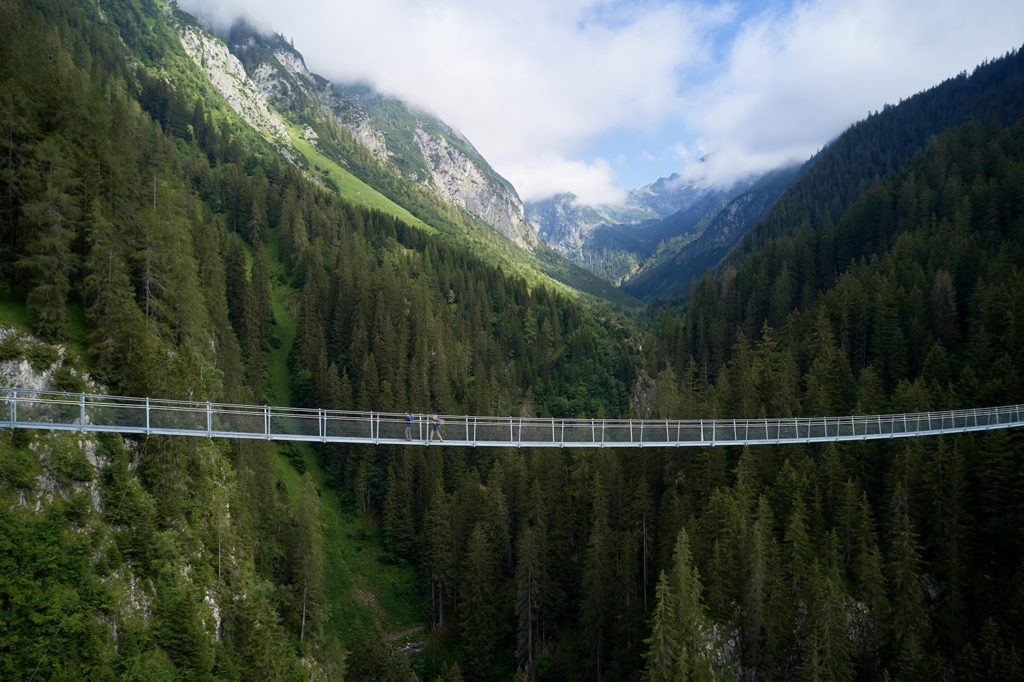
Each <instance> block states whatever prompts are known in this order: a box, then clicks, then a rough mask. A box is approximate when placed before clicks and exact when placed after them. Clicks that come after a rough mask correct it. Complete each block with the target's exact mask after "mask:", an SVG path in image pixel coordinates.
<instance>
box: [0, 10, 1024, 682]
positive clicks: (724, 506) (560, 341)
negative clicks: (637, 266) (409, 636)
mask: <svg viewBox="0 0 1024 682" xmlns="http://www.w3.org/2000/svg"><path fill="white" fill-rule="evenodd" d="M173 16H174V13H173V12H172V11H169V10H168V9H167V8H166V7H164V6H163V5H162V4H160V3H157V2H151V1H150V0H115V1H111V2H104V3H103V4H102V9H101V7H100V6H99V5H98V4H96V3H93V2H88V1H85V0H83V1H81V2H66V1H63V0H35V1H32V2H30V1H29V0H23V1H20V2H18V1H11V2H3V3H0V152H2V154H0V159H2V161H0V183H2V198H0V326H2V327H3V330H4V331H3V332H2V334H0V362H5V363H8V362H9V363H21V364H22V365H28V366H31V367H34V368H35V371H36V372H38V373H39V374H40V375H42V376H45V377H47V381H48V382H49V385H51V386H52V387H54V388H55V389H58V390H76V391H77V390H102V391H106V392H113V393H121V394H126V395H152V396H159V397H167V398H174V397H180V398H192V399H202V400H216V401H230V402H253V401H255V402H263V401H266V402H272V403H277V404H292V405H309V406H314V405H315V406H319V407H329V408H349V409H375V410H392V411H404V410H407V409H408V410H410V411H413V412H433V411H440V412H449V413H477V414H502V415H509V414H531V415H539V416H545V415H552V416H578V415H585V416H594V417H599V416H609V417H618V416H656V417H657V416H672V417H691V416H692V417H714V416H744V417H747V416H749V417H756V416H761V415H767V416H787V415H830V414H849V413H878V412H887V411H913V410H921V409H932V408H936V409H937V408H947V407H970V406H987V405H997V404H1007V403H1016V402H1020V397H1019V396H1020V395H1021V381H1022V377H1024V364H1022V363H1024V359H1022V357H1021V356H1022V353H1021V352H1020V351H1021V339H1024V327H1022V325H1024V321H1022V320H1024V312H1022V313H1021V314H1018V312H1019V311H1024V273H1022V272H1021V267H1022V264H1024V242H1022V235H1024V122H1022V120H1021V116H1022V115H1024V104H1022V101H1021V99H1022V98H1021V93H1022V92H1024V88H1022V87H1021V82H1020V80H1021V78H1022V76H1021V74H1022V69H1021V67H1020V63H1021V59H1022V57H1021V54H1020V53H1015V54H1012V55H1009V56H1008V57H1006V58H1004V59H1002V60H999V61H997V62H993V63H991V64H987V65H984V66H983V67H980V68H979V70H978V71H977V72H976V73H975V74H974V75H972V76H970V77H968V76H966V75H963V76H961V77H959V78H956V79H953V80H952V81H949V82H947V83H945V84H943V85H942V86H940V87H939V88H937V89H936V90H934V91H930V92H929V93H922V94H921V95H918V96H916V97H914V98H912V99H910V100H908V101H907V102H904V103H901V104H900V105H898V106H895V107H891V108H887V109H886V110H885V111H883V112H880V113H878V114H877V115H875V116H873V117H871V118H870V119H868V121H867V122H864V123H862V124H858V126H854V127H853V128H851V131H850V133H848V135H850V134H853V136H852V137H851V136H843V137H841V138H840V139H839V140H837V141H836V142H835V144H834V145H833V147H831V148H830V149H832V148H834V149H836V150H838V151H836V152H834V153H830V152H829V150H825V151H824V152H823V153H822V154H821V155H819V157H817V160H816V161H814V160H812V163H814V164H815V165H814V166H813V167H812V168H811V169H809V171H808V172H807V173H806V174H805V175H804V178H803V179H802V180H801V182H800V183H798V185H797V186H796V188H795V190H794V192H791V193H787V194H786V195H784V197H783V198H782V199H781V200H780V202H779V204H778V205H777V207H776V210H775V211H773V212H772V213H770V214H769V215H768V216H767V217H766V219H765V221H762V223H760V225H759V226H758V227H757V228H755V231H754V232H753V233H752V234H751V236H750V237H749V238H748V239H747V240H746V241H745V242H744V245H743V246H742V247H741V248H740V249H739V250H738V251H737V253H736V254H734V256H733V257H731V258H730V259H729V260H728V261H727V262H726V263H725V264H724V265H723V266H722V267H720V268H719V269H717V270H716V271H714V272H713V273H711V274H709V275H708V276H706V277H705V278H703V279H702V280H701V281H699V282H698V283H697V284H696V285H695V287H694V289H693V291H692V292H691V295H690V297H689V299H688V300H687V301H685V302H682V303H678V304H665V305H661V306H659V307H657V308H654V309H652V310H650V311H649V312H648V314H647V316H646V317H645V318H644V319H640V320H636V319H630V318H627V317H624V316H622V315H621V314H617V313H614V312H612V311H611V309H610V308H606V307H602V306H597V305H593V304H591V303H585V302H582V301H581V300H577V299H574V298H571V297H568V296H566V295H565V294H563V293H556V292H552V291H550V290H548V289H545V288H544V287H542V286H537V285H536V284H535V283H528V282H526V281H524V280H522V279H521V278H519V277H518V276H515V275H512V274H508V273H506V272H504V271H502V270H501V269H499V268H497V267H495V266H494V265H493V264H491V263H490V262H488V261H486V260H484V259H481V258H480V256H479V254H477V253H474V252H473V251H472V250H470V249H466V248H460V247H458V246H457V245H453V243H452V242H451V241H443V240H440V239H439V238H437V237H436V236H433V235H431V234H428V233H427V232H425V231H422V230H419V229H417V228H413V227H410V226H408V225H406V224H404V223H402V222H401V221H399V220H396V219H395V218H393V217H391V216H388V215H384V214H381V213H378V212H375V211H370V210H366V209H363V208H360V207H358V206H356V205H353V204H351V203H349V202H347V201H346V200H345V199H344V198H341V197H339V196H337V194H336V193H334V192H332V191H331V190H330V188H324V187H322V186H320V185H318V184H316V183H315V182H313V181H312V180H310V179H309V177H308V176H307V174H306V173H305V172H304V171H303V169H301V168H297V167H296V166H295V165H293V164H292V163H290V162H289V161H288V160H286V159H285V158H283V157H282V156H281V155H279V154H278V153H277V152H276V151H275V150H274V149H272V148H271V147H270V146H268V145H267V144H266V143H265V142H263V141H262V140H261V139H259V138H258V137H257V136H256V135H255V133H253V132H252V131H251V130H250V129H248V128H247V127H246V125H245V124H244V123H243V122H242V121H241V120H240V119H238V118H237V117H236V116H235V115H234V114H233V112H232V111H231V109H230V107H228V106H227V104H226V103H225V102H224V101H223V100H222V99H220V98H219V96H217V95H216V94H215V92H214V91H213V90H212V89H211V88H210V87H209V85H208V84H206V83H205V82H204V80H203V77H202V74H201V73H200V72H199V71H198V70H196V69H195V67H194V66H193V65H192V64H191V62H190V61H189V60H188V59H187V57H185V56H184V54H183V53H182V50H181V48H180V44H179V42H178V40H177V37H176V35H175V33H174V28H173V25H172V23H171V21H170V19H169V18H172V17H173ZM951 102H961V103H970V107H966V108H962V109H960V110H957V111H956V112H954V113H950V112H951V111H953V107H952V106H951V104H950V103H951ZM922 121H924V122H922ZM876 129H877V130H884V131H885V134H884V135H881V136H878V137H871V136H868V135H867V134H866V132H865V131H870V130H876ZM922 130H926V131H932V132H927V133H922V132H921V131H922ZM897 143H898V144H897ZM897 148H898V149H897ZM888 152H892V155H891V156H890V157H886V156H885V154H886V153H888ZM883 157H885V158H884V160H883V161H879V159H882V158H883ZM865 159H867V160H870V164H875V165H870V164H868V165H865V164H866V163H867V162H866V161H865ZM879 164H880V165H879ZM819 166H820V167H821V168H823V169H824V170H822V171H817V170H816V169H817V168H818V167H819ZM876 166H877V167H876ZM866 168H867V169H869V170H867V171H865V169H866ZM826 171H827V172H826ZM865 172H866V173H867V174H866V175H865ZM815 183H818V184H815ZM828 183H835V186H833V187H828V186H827V184H828ZM23 360H24V362H22V361H23ZM318 448H319V449H315V450H314V449H310V450H309V453H311V454H309V456H306V455H305V454H303V452H301V451H299V450H297V449H290V448H287V447H282V448H279V449H275V447H274V446H272V445H270V444H266V443H258V442H237V443H227V444H224V443H214V442H208V441H204V442H199V443H198V445H197V442H196V441H189V442H183V441H182V440H174V439H172V438H156V437H153V438H150V439H148V440H139V441H134V440H122V439H120V438H117V437H114V436H109V435H108V436H104V437H101V438H96V439H87V438H84V437H81V436H79V435H78V434H63V435H55V434H34V433H29V432H24V431H19V432H14V433H5V434H4V435H3V436H2V437H0V677H2V678H3V679H32V678H35V677H39V678H40V679H69V678H81V677H89V678H95V679H168V680H170V679H294V680H308V679H311V678H313V679H348V680H373V679H380V680H392V679H409V680H412V679H417V678H418V679H424V680H442V681H447V682H452V681H454V680H494V679H498V680H511V679H526V680H534V679H536V680H593V679H603V680H641V679H644V680H652V681H653V680H675V679H691V678H692V679H712V678H721V679H838V680H854V679H864V680H869V679H882V678H886V677H888V678H889V679H908V680H917V679H940V678H945V679H951V680H974V679H978V680H991V679H1019V678H1022V677H1024V659H1022V655H1024V636H1022V633H1024V609H1022V605H1024V588H1022V585H1024V511H1022V509H1024V506H1022V504H1024V499H1022V498H1024V489H1022V485H1021V484H1022V476H1024V454H1022V448H1021V435H1020V434H1018V433H1016V432H1012V431H996V432H990V433H985V434H980V435H961V436H956V437H948V438H934V439H910V440H894V441H891V442H881V441H874V442H870V443H863V444H851V445H839V444H829V445H821V446H818V445H815V446H806V447H802V446H779V447H762V448H757V449H743V450H739V449H722V448H707V449H696V450H691V449H688V448H681V449H660V448H649V449H648V448H644V449H642V450H636V451H630V453H629V454H623V453H620V452H616V451H612V450H607V449H604V450H595V451H588V450H565V451H551V450H544V451H530V450H513V449H508V450H493V451H476V450H466V449H458V448H448V447H444V446H441V447H431V448H423V447H401V448H400V447H372V446H323V447H319V446H318ZM334 500H337V501H338V502H337V503H336V502H334ZM334 504H338V505H339V506H337V507H331V506H330V505H334ZM328 509H332V510H333V511H330V512H328V511H327V510H328ZM331 514H335V515H337V516H339V517H340V516H342V515H344V516H346V517H351V518H357V519H362V520H364V522H365V525H363V526H361V528H363V530H362V531H360V533H362V534H364V535H365V536H366V537H367V538H371V540H372V541H374V542H377V543H379V544H380V545H382V546H383V548H384V552H383V554H382V562H383V565H385V566H388V567H394V568H396V569H400V570H406V571H407V572H408V574H410V575H412V576H414V577H413V579H412V583H413V584H414V586H415V589H414V590H413V593H412V594H403V595H399V597H398V599H399V600H404V601H405V602H406V604H405V608H406V609H407V610H408V611H410V612H412V613H413V614H414V616H413V619H414V620H417V621H418V623H417V624H419V625H422V626H423V630H422V631H421V632H420V635H419V637H418V639H417V640H416V645H415V647H413V648H414V649H415V650H414V652H413V653H411V654H407V653H405V652H403V651H402V650H400V649H399V648H397V647H396V646H395V645H394V644H392V643H390V642H388V641H386V640H387V637H386V635H387V633H386V632H385V631H384V630H383V629H382V628H383V625H382V624H381V621H383V620H384V617H383V615H381V614H382V612H383V611H384V609H383V608H381V609H380V612H377V611H373V613H375V614H377V616H379V617H376V618H370V619H367V618H364V617H362V616H357V615H353V612H352V611H347V610H346V604H344V603H341V602H342V601H346V600H353V599H355V600H358V601H365V602H367V603H370V604H372V603H374V602H375V600H376V601H378V602H383V601H385V598H386V597H387V595H385V594H384V589H386V588H382V590H381V591H380V593H378V594H370V595H368V594H366V593H365V592H363V591H357V592H356V595H357V596H356V597H355V598H353V597H351V596H349V597H345V598H341V597H339V596H338V595H339V594H347V595H351V594H353V592H352V591H350V592H347V593H342V592H339V585H337V584H335V583H336V582H337V581H338V580H339V578H338V574H337V573H335V572H333V571H332V570H331V569H330V568H329V566H331V565H333V564H332V562H334V561H336V558H334V557H336V555H337V554H338V553H339V552H340V551H341V549H342V548H341V547H339V546H338V545H342V544H344V545H352V546H354V545H356V544H358V543H360V542H363V541H364V540H365V538H362V537H356V534H350V535H345V534H344V533H331V532H330V529H331V528H334V527H335V526H332V525H331V524H333V523H336V521H332V520H331V519H330V518H329V517H330V516H331ZM363 546H369V545H360V547H363ZM371 611H372V609H371ZM373 621H376V623H374V622H373Z"/></svg>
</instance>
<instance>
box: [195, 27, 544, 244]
mask: <svg viewBox="0 0 1024 682" xmlns="http://www.w3.org/2000/svg"><path fill="white" fill-rule="evenodd" d="M179 32H180V35H181V40H182V44H183V45H184V46H185V49H186V51H187V52H188V54H189V55H190V56H191V57H192V59H193V60H194V61H195V62H196V63H197V64H198V65H200V66H201V67H202V68H203V70H204V72H205V73H206V75H207V77H208V78H209V80H210V82H211V84H213V85H214V87H216V88H217V89H218V90H219V91H220V92H221V94H223V96H224V97H225V99H227V100H228V102H229V103H230V104H231V106H232V107H233V108H234V109H235V111H237V112H238V113H239V114H240V115H241V116H242V117H244V118H245V119H246V120H247V121H248V122H249V123H250V124H252V125H253V127H255V128H256V129H257V130H259V131H260V132H261V133H263V134H264V136H265V137H267V138H268V139H270V140H272V141H273V142H274V144H275V145H277V146H278V147H279V148H282V149H285V148H287V147H289V146H290V143H289V142H288V133H287V129H286V127H285V124H284V120H283V119H291V120H293V121H296V122H298V121H302V122H304V123H307V124H308V123H310V122H311V119H313V120H315V119H319V120H320V121H321V122H324V123H326V124H328V125H330V124H335V125H340V126H341V127H342V128H344V129H345V130H347V131H348V133H349V134H351V136H352V137H353V138H354V140H355V141H356V142H357V143H358V144H359V145H361V146H362V147H363V148H364V149H365V151H366V152H368V153H369V154H370V155H371V156H372V157H373V158H374V159H375V160H376V162H377V163H379V164H381V165H382V166H384V167H385V168H386V169H388V170H389V171H390V172H393V173H396V174H398V175H400V176H401V177H403V178H405V179H406V180H408V181H411V182H414V183H416V184H418V185H420V186H422V187H425V188H427V189H428V190H429V191H430V192H431V193H433V194H434V195H436V196H437V197H438V198H439V199H440V200H441V201H443V202H445V203H446V204H448V205H450V206H452V207H455V208H456V209H457V210H462V211H466V212H468V213H470V214H472V215H473V216H475V217H476V218H478V219H479V220H481V221H483V222H484V223H486V224H488V225H490V226H491V227H492V228H493V229H495V230H496V231H498V232H500V233H502V234H504V235H505V236H507V237H508V238H509V239H511V240H512V241H513V242H515V243H516V244H518V245H519V246H521V247H524V248H528V249H529V248H532V247H534V246H536V245H537V244H538V243H539V241H540V240H539V238H538V236H537V232H536V230H535V229H534V228H533V226H532V225H531V224H530V223H529V222H528V221H527V220H526V217H525V212H524V208H523V202H522V200H521V199H520V198H519V195H518V194H517V193H516V191H515V189H514V188H513V187H512V185H511V184H509V183H508V182H507V181H506V180H504V179H503V178H501V177H500V176H499V175H498V174H497V173H495V171H494V170H493V169H492V168H491V167H490V166H489V165H488V164H487V162H486V161H485V160H484V159H483V157H481V156H480V154H479V153H477V152H476V150H475V149H474V148H473V146H472V144H470V143H469V141H468V140H466V139H465V138H464V137H463V136H461V135H459V134H458V133H457V132H455V131H454V130H453V129H451V128H450V127H449V126H447V125H445V124H444V123H443V122H442V121H440V120H438V119H436V118H435V117H433V116H431V115H429V114H427V113H425V112H422V111H417V110H414V109H413V108H411V107H409V106H408V105H406V104H405V103H403V102H400V101H398V100H396V99H393V98H388V97H384V96H382V95H380V94H379V93H377V92H375V91H374V90H373V89H372V88H370V87H369V86H365V85H337V84H334V83H331V82H330V81H328V80H327V79H325V78H322V77H321V76H318V75H317V74H315V73H313V72H311V71H310V70H309V69H308V68H307V66H306V63H305V60H304V59H303V57H302V55H301V54H300V53H299V52H298V51H297V50H295V48H294V47H293V46H291V45H290V44H289V43H287V42H286V41H285V40H284V39H283V38H281V36H265V35H262V34H260V33H258V32H257V31H255V30H254V29H252V28H251V27H248V26H246V25H245V24H236V25H235V26H234V27H233V28H232V29H231V31H230V33H229V35H228V36H227V42H226V43H225V42H224V41H222V40H220V39H218V38H216V37H214V36H213V35H211V34H209V33H208V32H206V31H204V30H202V29H201V28H197V27H196V26H192V25H185V24H182V25H181V26H180V27H179ZM278 112H280V113H278ZM307 139H308V140H309V141H310V142H311V143H313V144H314V145H317V146H318V148H319V151H321V152H322V153H325V154H328V155H329V154H330V153H331V150H328V149H325V148H322V147H321V146H320V144H319V141H318V136H317V135H307ZM295 156H296V154H295V152H294V151H292V152H291V153H290V154H289V157H290V158H295Z"/></svg>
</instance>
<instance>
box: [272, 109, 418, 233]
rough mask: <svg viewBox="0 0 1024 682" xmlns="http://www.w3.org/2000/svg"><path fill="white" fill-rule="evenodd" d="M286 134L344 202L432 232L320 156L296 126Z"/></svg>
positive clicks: (403, 210) (363, 183)
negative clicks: (388, 215)
mask: <svg viewBox="0 0 1024 682" xmlns="http://www.w3.org/2000/svg"><path fill="white" fill-rule="evenodd" d="M288 135H289V136H290V137H291V140H292V144H293V145H295V148H296V149H297V150H298V151H299V152H300V153H301V154H302V155H303V156H304V157H305V159H306V161H308V162H309V164H310V166H312V167H313V168H314V169H317V170H319V171H320V172H321V173H323V174H326V176H327V177H328V178H329V179H330V181H331V182H333V183H334V185H335V186H336V187H337V188H338V194H339V195H341V196H342V197H344V198H345V199H347V200H348V201H351V202H352V203H354V204H358V205H360V206H365V207H367V208H372V209H376V210H378V211H381V212H383V213H388V214H390V215H393V216H395V217H396V218H399V219H401V220H402V221H404V222H406V223H408V224H410V225H413V226H415V227H419V228H422V229H424V230H427V231H429V232H435V230H434V228H432V227H430V226H429V225H427V224H426V223H425V222H423V221H422V220H420V219H419V218H417V217H416V216H414V215H413V214H412V213H409V211H407V210H405V209H404V208H402V207H401V206H399V205H398V204H396V203H395V202H393V201H391V200H390V199H388V198H387V197H386V196H384V195H383V194H381V193H380V192H378V191H377V190H375V189H374V188H373V187H370V186H369V185H367V184H366V183H365V182H363V181H362V180H360V179H359V178H357V177H356V176H354V175H352V173H350V172H348V171H347V170H345V169H344V168H342V167H341V166H339V165H338V164H337V163H335V162H334V161H332V160H331V159H329V158H327V157H326V156H324V155H323V154H321V153H320V152H319V150H317V149H316V147H314V146H313V145H312V144H310V143H309V142H308V141H307V140H306V138H305V137H303V136H302V133H301V131H300V130H299V128H298V127H297V126H294V125H290V126H288Z"/></svg>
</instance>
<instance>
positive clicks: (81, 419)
mask: <svg viewBox="0 0 1024 682" xmlns="http://www.w3.org/2000/svg"><path fill="white" fill-rule="evenodd" d="M429 417H430V415H424V414H417V415H413V424H412V428H411V433H410V434H409V437H408V438H407V437H406V417H405V415H404V414H399V413H393V412H349V411H339V410H323V409H307V408H294V407H273V406H269V405H232V404H225V403H211V402H196V401H184V400H160V399H156V398H131V397H124V396H110V395H96V394H90V393H60V392H56V391H37V390H32V389H24V388H0V428H5V427H6V428H26V429H47V430H69V431H91V432H104V431H106V432H116V433H126V434H132V433H134V434H147V435H149V434H154V435H174V436H205V437H207V438H260V439H266V440H296V441H314V442H322V443H371V444H392V445H424V444H430V445H433V444H439V443H441V442H442V441H441V440H440V438H439V437H438V435H437V434H434V437H433V438H431V436H432V434H431V424H430V420H429ZM440 420H441V423H440V426H439V434H440V437H443V439H444V440H443V443H444V444H445V445H455V446H470V447H616V448H618V447H664V446H668V447H680V446H719V445H767V444H783V443H818V442H825V441H850V440H871V439H878V438H903V437H913V436H931V435H940V434H948V433H962V432H966V431H981V430H988V429H1004V428H1014V427H1018V426H1024V405H1008V406H1003V407H987V408H976V409H967V410H944V411H938V412H915V413H907V414H886V415H881V414H880V415H862V416H847V417H811V418H805V417H801V418H783V419H548V418H535V417H487V416H470V415H463V416H455V415H441V416H440Z"/></svg>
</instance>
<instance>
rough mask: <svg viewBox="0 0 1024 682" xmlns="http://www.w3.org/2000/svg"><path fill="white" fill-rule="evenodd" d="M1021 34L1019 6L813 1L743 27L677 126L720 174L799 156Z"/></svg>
mask: <svg viewBox="0 0 1024 682" xmlns="http://www.w3.org/2000/svg"><path fill="white" fill-rule="evenodd" d="M1022 36H1024V5H1021V4H1020V3H1019V2H1014V3H1009V2H986V3H965V2H954V1H943V0H938V1H936V0H926V1H913V2H891V1H890V0H857V1H854V2H851V1H850V0H818V1H813V2H802V3H799V4H797V5H796V6H794V8H793V9H792V11H790V12H788V13H785V14H781V15H780V14H765V15H762V16H759V17H755V18H752V19H750V20H748V22H747V23H746V24H745V25H744V26H743V28H742V29H741V31H740V33H739V34H738V36H737V38H736V40H735V41H734V43H733V45H732V47H731V50H730V51H729V53H728V56H727V59H726V61H725V63H724V65H723V71H722V73H721V74H720V76H719V77H718V78H716V79H714V80H713V81H712V82H711V84H710V85H709V86H707V87H704V88H701V89H699V90H696V91H694V92H691V93H690V97H691V101H693V102H695V104H696V106H695V107H693V108H692V109H691V110H690V111H691V115H689V116H687V123H688V124H689V125H690V126H691V128H692V129H693V130H694V131H695V132H696V134H697V136H698V137H699V139H700V146H701V148H702V151H704V152H712V163H711V170H712V172H714V173H716V174H718V175H720V176H724V177H728V176H729V175H737V174H740V173H743V172H747V171H763V170H767V169H769V168H771V167H773V166H776V165H778V164H780V163H784V162H786V161H790V160H800V161H802V160H805V159H807V158H808V157H809V156H810V155H811V154H813V153H814V152H815V151H817V150H818V149H820V148H821V147H822V146H823V145H824V144H826V143H827V142H828V141H829V140H830V139H832V138H834V137H835V136H836V135H837V134H839V133H841V132H842V131H843V130H844V129H845V128H846V127H848V126H849V125H850V124H852V123H854V122H855V121H857V120H860V119H862V118H864V117H865V116H866V115H867V114H868V113H869V112H870V111H877V110H879V109H881V108H882V107H883V106H884V105H885V104H895V103H897V102H898V101H899V100H900V99H901V98H902V99H905V98H907V97H909V96H911V95H913V94H915V93H917V92H920V91H921V90H924V89H927V88H929V87H931V86H933V85H936V84H938V83H939V82H941V81H942V80H944V79H946V78H948V77H951V76H954V75H956V74H957V73H959V72H960V71H963V70H968V71H969V70H971V69H972V68H973V67H974V66H976V65H977V64H979V63H981V62H982V61H984V60H985V59H989V58H994V57H998V56H1000V55H1001V54H1002V53H1004V52H1006V51H1007V50H1009V49H1011V48H1012V47H1014V46H1015V45H1017V44H1019V42H1018V41H1020V40H1021V37H1022Z"/></svg>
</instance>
